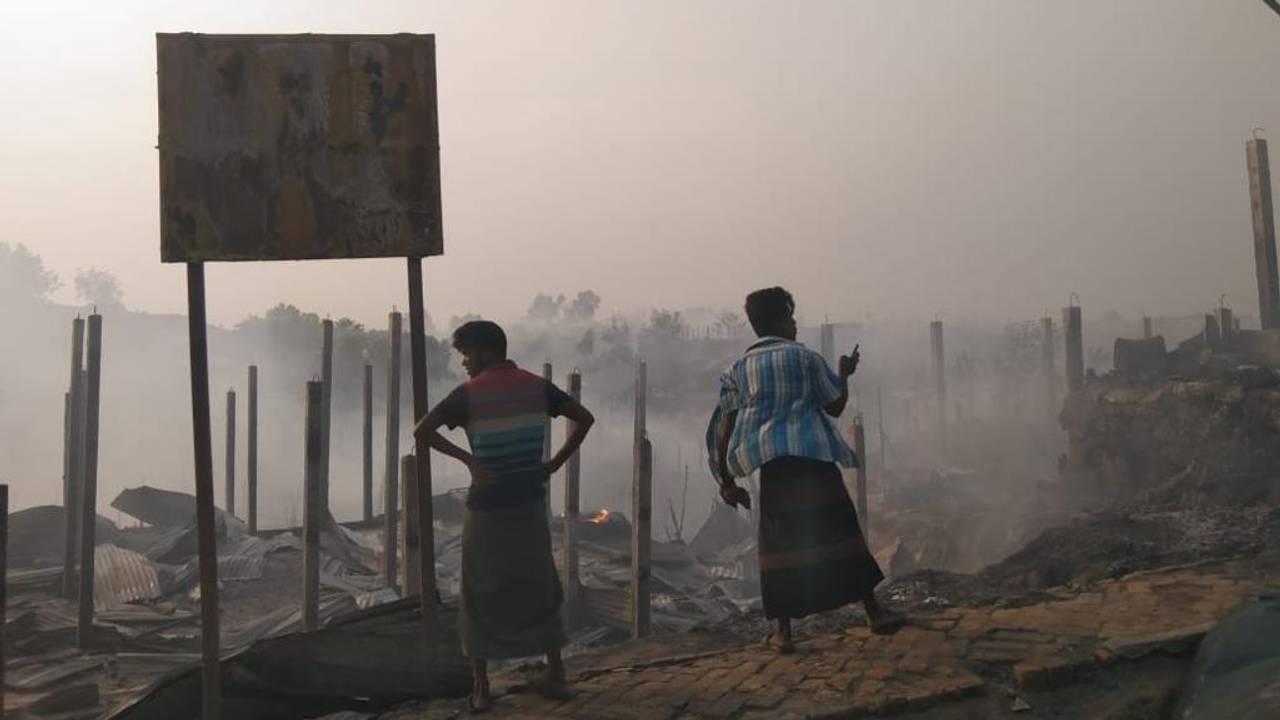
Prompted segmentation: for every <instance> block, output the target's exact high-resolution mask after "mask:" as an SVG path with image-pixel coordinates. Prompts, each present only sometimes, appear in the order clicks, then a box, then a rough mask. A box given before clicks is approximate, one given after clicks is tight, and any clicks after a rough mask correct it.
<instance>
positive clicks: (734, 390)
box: [707, 287, 904, 653]
mask: <svg viewBox="0 0 1280 720" xmlns="http://www.w3.org/2000/svg"><path fill="white" fill-rule="evenodd" d="M746 311H747V318H748V319H749V320H750V321H751V327H752V328H753V329H754V330H755V332H756V335H758V336H759V338H760V339H759V340H758V341H756V342H755V343H754V344H753V345H751V347H749V348H747V351H746V352H745V353H744V354H743V355H742V356H741V357H739V358H738V359H737V360H736V361H734V363H733V365H732V366H731V367H730V368H729V369H728V370H727V371H726V372H725V373H724V374H723V375H722V376H721V384H720V402H719V404H718V406H717V408H716V411H715V413H714V415H713V417H712V420H711V423H710V425H709V427H708V429H707V434H708V445H709V447H708V453H709V457H710V458H711V463H712V471H713V472H714V473H715V475H716V477H717V479H718V480H719V482H720V495H721V497H722V498H723V499H724V501H725V502H727V503H728V504H729V505H731V506H733V507H737V506H739V505H742V506H744V507H748V508H749V507H750V506H751V496H750V494H749V493H748V492H747V491H746V490H745V489H743V488H742V487H740V486H739V485H738V484H737V481H736V479H735V478H738V477H746V476H747V475H749V474H751V473H752V472H754V471H756V470H759V471H760V498H759V500H760V535H759V540H758V548H759V553H760V586H761V594H762V596H763V600H764V610H765V615H766V617H768V618H769V619H771V620H773V621H774V630H773V632H772V633H771V634H770V636H769V638H768V639H767V642H768V643H769V644H770V645H771V646H773V647H774V648H775V649H777V650H778V651H779V652H782V653H788V652H791V651H792V650H793V645H792V641H791V619H792V618H799V617H804V616H806V615H810V614H813V613H817V612H823V611H826V610H831V609H833V608H837V607H840V606H842V605H846V604H848V603H850V602H862V603H863V606H864V607H865V608H866V611H867V618H868V621H869V622H870V624H871V627H872V629H873V630H875V631H876V632H893V631H894V630H896V629H897V628H898V627H899V626H901V624H902V622H903V619H904V618H903V617H902V616H901V615H900V614H898V613H893V612H890V611H888V610H885V609H884V608H882V607H881V606H880V605H879V604H878V603H877V602H876V599H875V594H874V592H873V591H874V589H875V586H876V585H877V584H878V583H879V582H880V581H881V580H883V579H884V574H883V573H882V572H881V571H880V567H879V566H878V565H877V564H876V561H875V559H874V558H873V557H872V556H871V553H870V551H869V550H868V548H867V545H866V541H865V539H864V538H863V536H862V530H861V529H860V528H859V526H858V516H857V512H856V511H855V510H854V507H853V502H852V500H850V498H849V493H848V492H847V491H846V490H845V487H844V482H843V479H842V477H841V474H840V469H839V468H838V467H837V465H844V466H845V467H850V468H852V467H857V466H858V458H857V456H856V455H854V453H853V451H852V450H851V449H849V446H848V444H846V443H845V441H844V439H843V438H842V437H841V436H840V431H839V430H838V428H837V427H836V423H835V418H838V417H839V416H840V415H841V414H842V413H843V412H844V409H845V405H847V404H848V401H849V378H851V377H852V376H853V374H854V372H855V371H856V370H857V367H858V360H859V355H858V350H857V348H855V349H854V351H853V352H852V353H851V354H849V355H846V356H843V357H841V358H840V362H839V367H838V369H837V370H836V371H833V370H832V369H831V368H830V367H829V366H828V365H827V363H826V361H825V360H824V359H823V358H822V356H821V355H819V354H818V353H816V352H814V351H812V350H810V349H809V348H807V347H805V346H804V345H802V344H800V343H798V342H796V321H795V301H794V300H793V299H792V297H791V294H790V293H789V292H787V291H786V290H784V289H783V288H780V287H773V288H766V289H763V290H757V291H755V292H753V293H751V294H750V295H748V296H747V302H746Z"/></svg>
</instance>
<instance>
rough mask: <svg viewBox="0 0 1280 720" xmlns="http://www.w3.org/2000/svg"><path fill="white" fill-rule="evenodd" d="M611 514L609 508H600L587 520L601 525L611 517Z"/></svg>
mask: <svg viewBox="0 0 1280 720" xmlns="http://www.w3.org/2000/svg"><path fill="white" fill-rule="evenodd" d="M609 514H610V513H609V508H600V510H599V511H598V512H596V514H595V515H592V516H591V517H589V518H587V522H592V523H595V524H597V525H599V524H601V523H603V522H604V521H606V520H608V519H609Z"/></svg>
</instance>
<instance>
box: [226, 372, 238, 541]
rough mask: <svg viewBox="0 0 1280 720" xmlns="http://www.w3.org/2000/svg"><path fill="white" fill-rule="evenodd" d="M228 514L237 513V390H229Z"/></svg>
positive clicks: (233, 514)
mask: <svg viewBox="0 0 1280 720" xmlns="http://www.w3.org/2000/svg"><path fill="white" fill-rule="evenodd" d="M225 488H226V489H225V490H224V493H225V497H226V499H227V508H226V509H227V514H228V515H231V516H232V517H234V516H235V514H236V391H235V390H228V391H227V456H226V486H225Z"/></svg>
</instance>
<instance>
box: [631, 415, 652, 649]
mask: <svg viewBox="0 0 1280 720" xmlns="http://www.w3.org/2000/svg"><path fill="white" fill-rule="evenodd" d="M636 460H637V461H636V466H635V477H634V478H633V481H632V485H631V487H632V496H631V508H632V518H631V637H633V638H642V637H647V636H648V635H649V625H650V622H649V606H650V592H651V579H650V554H651V552H652V548H651V544H652V542H653V540H652V538H653V531H652V527H653V445H652V444H651V443H650V442H649V439H648V438H644V439H642V440H641V441H640V445H639V447H638V449H637V452H636Z"/></svg>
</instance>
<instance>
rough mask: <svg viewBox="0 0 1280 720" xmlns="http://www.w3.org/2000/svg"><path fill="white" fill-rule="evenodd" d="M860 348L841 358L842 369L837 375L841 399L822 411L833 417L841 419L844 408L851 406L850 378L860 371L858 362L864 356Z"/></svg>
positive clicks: (856, 346) (856, 347) (855, 347)
mask: <svg viewBox="0 0 1280 720" xmlns="http://www.w3.org/2000/svg"><path fill="white" fill-rule="evenodd" d="M859 347H860V346H858V345H855V346H854V348H853V352H851V353H849V354H848V355H841V356H840V367H839V370H838V371H837V372H836V375H837V376H839V378H840V397H838V398H836V399H835V400H833V401H831V402H830V403H828V404H827V405H826V406H825V407H823V408H822V409H823V410H825V411H826V412H827V414H828V415H830V416H831V417H840V416H841V415H843V414H844V408H845V406H846V405H848V404H849V378H851V377H853V374H854V373H855V372H857V371H858V361H859V360H861V359H862V356H861V355H860V354H859V353H858V348H859Z"/></svg>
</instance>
